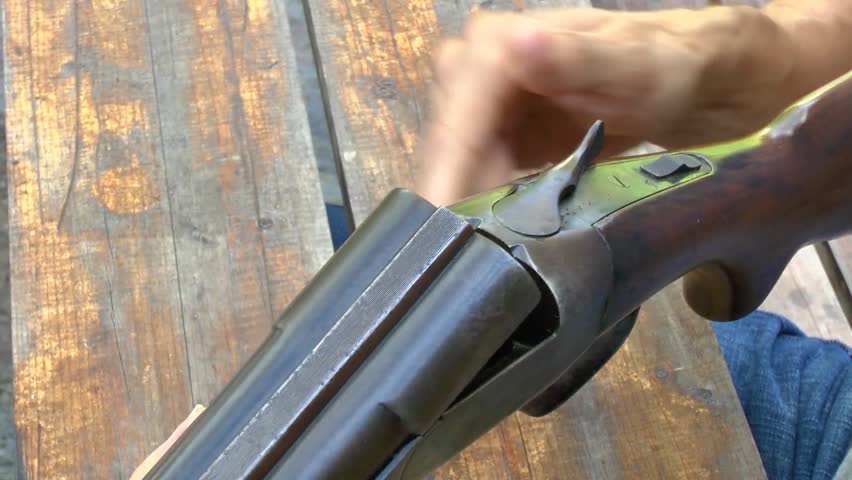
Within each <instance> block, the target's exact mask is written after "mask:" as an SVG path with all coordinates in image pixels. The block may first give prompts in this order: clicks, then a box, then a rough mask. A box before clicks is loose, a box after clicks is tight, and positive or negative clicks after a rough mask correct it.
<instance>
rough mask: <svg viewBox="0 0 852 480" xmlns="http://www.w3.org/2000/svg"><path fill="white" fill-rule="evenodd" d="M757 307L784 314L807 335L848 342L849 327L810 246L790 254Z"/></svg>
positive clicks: (850, 341) (851, 342)
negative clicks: (766, 294)
mask: <svg viewBox="0 0 852 480" xmlns="http://www.w3.org/2000/svg"><path fill="white" fill-rule="evenodd" d="M760 308H761V309H762V310H767V311H769V312H772V313H777V314H780V315H783V316H785V317H787V318H788V319H790V321H792V322H793V323H795V324H796V325H797V326H798V327H799V328H801V329H802V331H804V332H805V333H806V334H808V335H809V336H812V337H818V338H825V339H833V340H840V341H841V342H844V343H846V344H847V345H852V328H849V323H848V322H847V320H846V316H845V315H844V313H843V307H842V306H841V304H840V301H839V299H838V297H837V295H836V294H835V292H834V288H832V285H831V281H830V280H829V278H828V275H827V274H826V271H825V269H824V268H823V266H822V263H821V262H820V259H819V256H818V255H817V252H816V249H815V247H813V246H809V247H805V248H803V249H802V250H800V251H799V252H798V253H797V254H796V255H795V256H794V257H793V259H792V260H791V261H790V264H789V265H788V266H787V269H786V270H784V273H782V274H781V278H780V279H778V283H777V284H776V285H775V287H774V288H773V289H772V292H770V294H769V297H767V299H766V301H765V302H764V303H763V305H761V306H760Z"/></svg>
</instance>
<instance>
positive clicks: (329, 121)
mask: <svg viewBox="0 0 852 480" xmlns="http://www.w3.org/2000/svg"><path fill="white" fill-rule="evenodd" d="M280 1H285V0H280ZM300 4H301V5H302V11H303V12H304V14H305V23H306V27H307V31H308V37H309V41H310V44H311V55H312V57H313V64H314V68H315V69H316V73H317V84H318V85H319V92H320V98H321V99H322V107H323V118H324V120H325V124H326V127H327V129H328V141H329V143H330V145H331V154H332V156H333V157H334V158H333V160H334V167H335V171H336V172H337V181H338V184H339V185H340V193H341V195H342V197H343V198H342V200H343V210H344V211H345V212H346V223H347V226H348V227H349V231H350V232H352V231H354V230H355V227H356V222H355V214H354V212H353V210H352V202H351V201H350V198H349V186H348V183H347V182H346V173H345V171H344V167H343V161H342V157H341V153H340V143H339V142H338V139H337V135H336V132H337V129H336V128H335V121H334V115H333V114H332V106H331V97H330V94H329V89H328V82H327V81H326V78H327V77H326V75H325V74H324V73H323V61H322V52H321V48H320V45H319V42H318V40H317V31H316V28H315V25H314V20H313V16H312V13H311V6H310V3H309V2H308V1H307V0H301V1H300Z"/></svg>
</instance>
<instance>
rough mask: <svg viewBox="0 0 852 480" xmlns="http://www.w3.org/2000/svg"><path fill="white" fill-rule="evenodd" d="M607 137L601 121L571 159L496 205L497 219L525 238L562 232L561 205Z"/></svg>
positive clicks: (591, 130)
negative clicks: (561, 201) (526, 236)
mask: <svg viewBox="0 0 852 480" xmlns="http://www.w3.org/2000/svg"><path fill="white" fill-rule="evenodd" d="M603 138H604V125H603V122H601V121H600V120H598V121H597V122H595V123H594V125H592V127H591V128H590V129H589V131H588V132H587V133H586V136H585V138H584V139H583V141H582V142H581V143H580V146H579V147H577V149H576V150H575V151H574V153H572V154H571V155H570V156H569V157H568V158H566V159H565V160H564V161H562V162H561V163H559V164H557V165H554V166H553V167H551V168H550V169H548V170H547V171H545V172H544V173H542V174H541V175H540V176H539V177H538V179H536V180H535V181H534V182H532V183H529V184H526V185H518V186H517V189H516V190H515V191H514V193H512V194H511V195H508V196H506V197H505V198H502V199H500V200H499V201H498V202H497V203H495V204H494V207H493V210H494V218H496V219H497V220H498V221H499V222H500V223H501V224H502V225H503V226H504V227H506V228H508V229H510V230H512V231H513V232H516V233H519V234H521V235H529V236H535V237H545V236H548V235H553V234H554V233H556V232H557V231H559V226H560V224H561V222H560V219H559V202H560V200H562V199H563V198H565V197H567V196H569V195H570V194H571V193H572V192H573V191H574V187H576V185H577V182H578V181H579V180H580V176H581V175H582V174H583V172H584V171H585V170H586V167H587V166H588V165H589V163H590V162H591V161H592V160H593V159H594V158H595V157H596V156H597V155H598V154H599V153H600V151H601V149H602V148H603Z"/></svg>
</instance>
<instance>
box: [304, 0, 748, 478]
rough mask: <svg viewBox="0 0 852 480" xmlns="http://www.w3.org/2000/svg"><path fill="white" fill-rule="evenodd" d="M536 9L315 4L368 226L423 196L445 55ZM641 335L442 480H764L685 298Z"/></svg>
mask: <svg viewBox="0 0 852 480" xmlns="http://www.w3.org/2000/svg"><path fill="white" fill-rule="evenodd" d="M532 3H533V2H521V1H517V2H507V1H504V2H499V1H498V2H490V1H489V2H481V3H480V4H475V3H472V2H460V3H456V2H447V1H441V0H439V1H435V2H432V1H429V0H418V1H407V2H403V1H392V0H388V1H369V0H355V1H346V0H310V1H309V6H310V13H311V17H312V22H313V25H312V28H313V30H314V32H315V39H316V42H317V45H318V49H319V52H320V61H321V66H322V72H323V75H324V78H323V80H324V82H325V87H326V91H327V94H328V102H329V105H328V107H329V111H330V113H331V117H332V118H331V120H332V123H333V127H334V131H333V135H334V137H335V140H336V142H337V146H338V148H339V154H340V161H341V163H342V167H343V168H342V170H343V172H344V175H345V181H346V185H347V188H348V192H349V202H350V206H351V209H352V211H353V214H354V218H355V220H356V221H357V222H360V221H362V220H363V219H364V218H365V217H366V216H367V215H368V214H369V212H370V211H371V210H372V209H373V208H374V207H375V206H376V204H377V203H378V202H379V201H380V199H381V198H383V197H384V195H385V194H386V193H387V192H388V191H390V189H392V188H394V187H397V186H405V187H411V186H412V185H413V179H414V178H415V175H416V172H415V170H414V167H413V161H412V157H413V153H414V149H415V143H416V140H415V139H416V136H417V134H418V133H419V130H420V128H421V126H422V124H423V122H425V120H426V115H427V112H426V111H425V107H424V105H426V103H427V93H428V84H429V81H430V78H431V77H430V75H431V73H430V63H431V60H430V54H431V50H432V48H433V46H434V45H435V42H436V41H437V40H438V39H439V37H440V36H442V35H445V34H456V33H458V32H459V31H460V30H461V28H462V25H463V22H464V18H465V17H466V15H467V13H468V12H469V11H470V10H471V9H473V8H499V9H519V8H525V7H529V6H531V4H532ZM535 5H536V6H541V5H543V3H536V4H535ZM554 5H556V3H555V2H554V3H550V4H548V6H554ZM561 5H562V6H579V7H589V6H590V3H588V2H563V3H561ZM636 332H637V333H635V334H634V335H633V336H632V337H631V339H630V340H629V341H628V342H627V344H626V346H625V348H624V350H623V351H622V352H621V353H619V354H618V355H617V356H616V357H615V359H614V360H613V361H611V362H610V364H609V365H608V366H607V367H606V368H605V369H604V370H603V371H602V372H601V373H600V374H599V375H598V376H597V377H595V379H594V380H593V382H592V383H591V384H590V385H589V386H587V387H585V388H584V389H583V390H582V391H581V392H580V393H578V394H577V396H576V397H574V398H573V399H572V400H571V401H569V402H568V403H567V404H566V405H565V406H563V407H562V408H561V409H559V410H558V411H557V413H555V414H553V415H550V416H547V417H544V418H540V419H533V418H530V417H526V416H524V415H522V414H516V415H513V416H512V417H510V418H508V419H506V420H505V421H504V422H502V423H501V424H500V425H499V426H498V427H496V428H495V429H493V430H492V431H491V432H489V433H488V434H487V435H485V436H484V437H482V438H481V439H480V440H479V441H477V442H476V443H475V444H473V445H472V446H470V447H469V448H468V449H467V450H465V451H463V452H462V453H461V454H459V455H458V456H457V457H456V458H455V459H453V460H452V461H450V462H449V463H447V464H446V465H445V466H444V467H443V468H442V469H441V470H439V471H438V472H436V473H435V475H434V476H435V478H449V479H478V478H481V479H486V478H487V479H531V478H538V479H543V478H618V477H619V476H621V478H667V477H674V478H761V477H763V476H764V474H763V471H762V466H761V463H760V459H759V457H758V454H757V451H756V448H755V446H754V443H753V441H752V439H751V435H750V433H749V430H748V426H747V424H746V422H745V418H744V416H743V414H742V410H741V408H740V406H739V403H738V401H737V399H736V394H735V392H734V389H733V385H732V384H731V381H730V378H729V376H728V373H727V369H726V367H725V365H724V361H723V359H722V357H721V355H720V352H719V347H718V345H717V343H716V339H715V336H714V335H713V334H712V331H711V329H710V326H709V324H708V323H707V322H706V321H703V320H701V319H699V318H697V317H696V316H695V315H694V314H691V313H690V312H689V311H688V308H686V307H685V305H684V302H683V300H682V299H681V297H680V292H679V290H678V287H677V286H673V287H672V288H670V289H667V290H666V291H665V292H664V293H662V294H660V295H658V296H657V297H655V298H654V299H653V300H652V301H651V302H649V304H648V305H647V306H646V310H645V312H644V313H643V314H642V316H641V318H640V320H639V324H638V325H637V327H636Z"/></svg>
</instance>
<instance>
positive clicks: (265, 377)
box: [146, 190, 469, 480]
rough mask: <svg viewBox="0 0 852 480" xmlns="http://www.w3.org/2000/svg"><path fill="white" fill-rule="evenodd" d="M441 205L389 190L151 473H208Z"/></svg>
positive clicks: (266, 462)
mask: <svg viewBox="0 0 852 480" xmlns="http://www.w3.org/2000/svg"><path fill="white" fill-rule="evenodd" d="M435 212H436V208H435V207H434V206H432V205H430V204H429V203H428V202H426V201H425V200H423V199H422V198H420V197H418V196H416V195H415V194H413V193H411V192H407V191H403V190H396V191H394V192H392V193H391V194H390V195H388V197H387V198H386V199H385V201H384V202H383V203H382V204H381V205H380V206H379V207H378V208H377V209H376V211H375V212H374V213H373V214H372V215H371V216H370V217H369V218H368V219H367V221H366V222H364V224H363V225H361V227H359V228H358V229H357V230H356V231H355V232H354V233H353V235H352V236H351V237H350V238H349V240H347V242H346V243H345V244H344V245H343V246H342V248H341V249H340V250H339V251H338V252H337V253H336V254H335V255H334V256H333V257H332V258H331V259H330V260H329V262H328V263H327V264H326V265H325V266H324V267H323V268H322V269H321V270H320V271H319V272H318V273H317V275H316V276H315V277H314V279H313V280H312V281H311V283H310V284H309V285H308V287H307V288H305V290H303V292H302V293H301V294H300V295H299V296H298V297H297V298H296V299H294V300H293V302H292V303H291V305H290V306H289V307H288V309H287V311H286V312H285V313H284V314H283V315H282V317H281V318H280V320H279V322H278V323H277V324H276V327H275V328H273V330H272V332H271V333H270V337H269V338H268V339H267V340H266V341H265V342H264V343H263V344H262V345H261V346H260V347H259V349H258V351H257V352H256V353H255V354H254V355H253V356H252V358H251V359H250V360H249V361H248V362H247V364H246V365H245V366H244V367H243V368H242V369H241V370H240V372H239V373H238V374H237V376H236V377H235V378H234V379H233V380H232V381H231V382H230V383H229V384H228V386H227V387H226V388H225V389H224V391H223V392H222V393H221V394H220V395H219V396H218V397H217V398H216V400H215V401H214V402H213V403H212V404H211V405H210V407H209V408H208V409H207V410H206V411H205V412H204V414H203V415H202V416H201V417H200V418H199V419H198V420H197V421H196V422H195V423H193V425H192V426H191V427H190V429H189V430H188V431H187V432H186V433H185V434H184V435H183V436H182V437H181V439H180V441H179V442H178V443H177V445H176V446H175V448H173V449H172V450H170V451H169V453H168V454H167V455H166V456H165V457H164V458H163V459H162V460H161V461H160V462H159V463H158V465H157V466H156V467H155V468H154V469H153V470H152V471H151V472H150V473H149V474H148V475H147V476H146V478H148V479H154V478H168V479H180V480H183V479H188V478H201V477H202V475H204V473H205V472H206V471H207V470H208V469H209V467H210V465H212V464H213V462H214V461H216V459H217V458H218V457H219V456H220V455H221V454H222V452H224V451H225V449H226V448H228V445H230V444H231V443H232V442H233V441H234V439H235V438H236V437H237V436H238V435H239V434H240V432H242V431H243V429H244V428H245V427H246V425H248V423H249V422H250V421H251V419H252V418H254V415H255V413H256V412H258V411H259V410H260V409H262V408H263V406H264V405H265V404H266V403H267V402H268V401H269V399H270V398H271V397H272V395H273V394H274V393H275V391H276V390H277V389H278V387H279V386H280V385H281V384H282V382H284V381H285V380H286V379H287V378H288V377H289V376H290V375H291V374H292V373H293V372H294V371H295V370H296V368H298V367H299V366H300V365H301V364H302V362H303V360H304V359H305V358H306V357H307V356H308V355H309V354H310V353H311V351H312V350H313V348H314V347H315V346H316V345H317V344H318V343H319V342H320V340H321V339H322V338H324V337H325V336H326V334H327V333H328V331H329V330H330V329H331V328H332V326H333V325H334V324H335V323H336V322H337V321H338V320H339V319H340V318H341V316H343V315H344V314H346V312H347V311H348V310H349V309H350V308H351V307H352V305H353V304H354V303H355V302H356V301H357V300H358V299H359V298H360V297H361V296H362V295H364V292H365V291H366V290H367V289H368V288H369V287H370V285H372V284H373V283H374V282H375V281H376V279H377V277H378V276H379V275H380V274H381V273H382V272H383V271H384V270H386V269H387V268H388V266H389V264H390V263H391V261H392V260H393V259H394V258H395V257H396V256H397V254H398V253H399V252H400V250H401V249H402V248H403V247H404V246H405V245H406V244H407V243H408V242H409V241H410V240H411V238H412V237H413V236H414V235H415V233H416V232H417V231H418V230H420V229H421V227H422V226H423V225H424V223H426V222H427V220H428V219H429V218H431V217H432V216H433V215H434V214H435ZM464 228H465V231H466V232H467V233H466V234H468V233H469V230H468V227H467V226H465V227H464ZM460 247H461V245H458V248H460ZM267 447H268V445H267ZM268 452H269V453H270V455H267V456H266V457H273V458H266V457H263V458H261V459H260V461H259V462H257V461H254V460H251V463H252V464H255V465H256V466H257V468H256V469H255V471H254V472H253V471H251V469H248V468H247V469H246V471H245V472H243V473H241V475H240V476H239V477H236V478H252V476H255V477H258V476H260V477H262V474H260V473H258V472H259V471H263V470H264V469H267V470H268V468H271V466H272V464H274V463H275V461H277V458H274V457H275V454H280V453H282V452H279V451H277V450H276V449H275V448H272V449H271V450H268Z"/></svg>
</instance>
